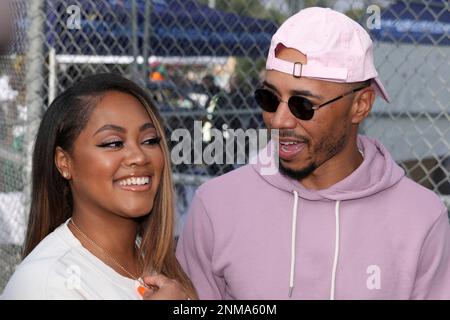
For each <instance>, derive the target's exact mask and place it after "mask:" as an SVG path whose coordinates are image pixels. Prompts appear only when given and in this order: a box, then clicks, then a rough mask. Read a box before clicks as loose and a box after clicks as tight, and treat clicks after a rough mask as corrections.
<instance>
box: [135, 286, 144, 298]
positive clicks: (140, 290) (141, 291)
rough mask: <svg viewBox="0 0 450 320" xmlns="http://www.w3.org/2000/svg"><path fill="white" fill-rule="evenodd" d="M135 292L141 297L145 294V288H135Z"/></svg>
mask: <svg viewBox="0 0 450 320" xmlns="http://www.w3.org/2000/svg"><path fill="white" fill-rule="evenodd" d="M137 291H138V292H139V294H140V295H141V296H143V295H144V293H145V288H144V287H143V286H139V287H138V288H137Z"/></svg>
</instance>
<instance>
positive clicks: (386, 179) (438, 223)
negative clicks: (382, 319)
mask: <svg viewBox="0 0 450 320" xmlns="http://www.w3.org/2000/svg"><path fill="white" fill-rule="evenodd" d="M358 145H359V148H360V150H361V151H362V152H363V154H364V161H363V163H362V164H361V165H360V166H359V168H358V169H356V170H355V171H354V172H353V173H352V174H351V175H350V176H348V177H346V178H345V179H344V180H342V181H340V182H338V183H336V184H335V185H333V186H332V187H330V188H329V189H325V190H308V189H305V188H304V187H302V185H301V184H300V183H298V182H297V181H294V180H291V179H289V178H287V177H285V176H282V175H281V174H279V173H277V174H275V175H260V174H259V172H260V170H259V169H260V165H258V164H256V165H247V166H244V167H242V168H240V169H237V170H235V171H232V172H230V173H228V174H225V175H223V176H221V177H218V178H215V179H212V180H210V181H208V182H206V183H205V184H203V185H202V186H200V187H199V188H198V190H197V192H196V195H195V197H194V200H193V203H192V206H191V209H190V212H189V213H188V217H187V221H186V224H185V229H184V231H183V234H182V236H181V238H180V240H179V244H178V248H177V257H178V259H179V261H180V263H181V265H182V266H183V268H184V270H185V271H186V272H187V274H188V275H189V277H190V278H191V279H192V281H193V283H194V285H195V287H196V289H197V291H198V293H199V295H200V298H201V299H258V300H259V299H450V227H449V222H448V213H447V208H446V207H445V206H444V205H443V204H442V202H441V201H440V200H439V198H438V197H437V196H436V195H435V194H434V193H433V192H431V191H430V190H428V189H425V188H424V187H422V186H420V185H418V184H417V183H415V182H413V181H412V180H410V179H408V178H407V177H405V176H404V171H403V170H402V169H401V168H400V167H399V166H398V165H397V164H396V163H395V162H394V161H393V160H392V158H391V156H390V155H389V153H388V152H387V150H386V149H385V148H384V147H383V145H381V143H380V142H378V141H376V140H372V139H369V138H367V137H363V136H359V137H358Z"/></svg>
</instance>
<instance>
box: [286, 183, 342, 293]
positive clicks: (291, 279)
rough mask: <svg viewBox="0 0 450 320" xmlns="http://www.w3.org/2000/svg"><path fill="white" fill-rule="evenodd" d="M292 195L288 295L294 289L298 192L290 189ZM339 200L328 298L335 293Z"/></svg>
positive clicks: (338, 240) (338, 237) (336, 211)
mask: <svg viewBox="0 0 450 320" xmlns="http://www.w3.org/2000/svg"><path fill="white" fill-rule="evenodd" d="M292 193H293V195H294V206H293V208H292V229H291V272H290V274H289V297H292V291H293V290H294V276H295V251H296V250H295V244H296V234H297V208H298V192H297V191H295V190H294V191H292ZM340 206H341V201H340V200H337V201H336V206H335V210H334V215H335V220H336V221H335V230H336V231H335V235H336V238H335V247H334V259H333V271H332V273H331V290H330V300H334V299H335V293H336V270H337V265H338V259H339V244H340V214H339V210H340Z"/></svg>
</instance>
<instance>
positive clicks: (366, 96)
mask: <svg viewBox="0 0 450 320" xmlns="http://www.w3.org/2000/svg"><path fill="white" fill-rule="evenodd" d="M374 101H375V91H374V90H373V89H372V88H367V89H366V90H364V91H363V92H361V93H359V94H358V95H357V96H356V97H355V100H354V101H353V107H352V109H353V116H352V124H360V123H361V122H362V121H363V120H364V119H365V118H366V117H367V116H368V115H369V113H370V111H371V110H372V105H373V103H374Z"/></svg>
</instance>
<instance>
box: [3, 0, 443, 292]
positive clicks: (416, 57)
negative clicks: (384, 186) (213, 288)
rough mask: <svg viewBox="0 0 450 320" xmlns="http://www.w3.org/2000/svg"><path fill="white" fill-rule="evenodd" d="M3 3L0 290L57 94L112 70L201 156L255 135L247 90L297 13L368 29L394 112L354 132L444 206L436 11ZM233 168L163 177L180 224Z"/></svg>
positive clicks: (378, 6) (356, 2) (108, 0)
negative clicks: (8, 9)
mask: <svg viewBox="0 0 450 320" xmlns="http://www.w3.org/2000/svg"><path fill="white" fill-rule="evenodd" d="M11 3H12V7H13V9H14V17H15V18H16V19H15V20H16V30H15V40H14V45H13V48H12V50H11V54H8V55H4V56H1V57H0V68H1V71H0V221H1V225H0V291H1V289H2V288H3V286H4V284H5V283H6V281H7V279H8V277H9V275H10V273H11V272H12V270H13V267H14V265H15V264H16V263H17V261H19V252H20V247H21V245H22V243H23V237H24V232H25V226H26V220H27V214H26V213H27V208H28V207H29V204H30V203H29V195H30V187H31V185H30V163H31V152H32V148H33V141H34V138H35V136H36V132H37V128H38V126H39V121H40V119H41V117H42V114H43V112H44V110H45V108H46V107H47V106H48V105H49V103H50V102H51V101H52V100H53V99H54V97H55V96H56V95H57V94H59V93H61V92H62V91H63V90H64V89H65V88H67V87H68V86H70V85H71V84H73V83H74V82H75V81H77V80H79V79H80V78H81V77H84V76H86V75H89V74H93V73H99V72H107V71H112V72H118V73H121V74H123V75H125V76H127V77H129V78H132V79H134V80H135V81H137V82H138V83H139V84H140V85H142V86H144V87H146V88H147V89H148V90H149V92H150V93H151V95H152V96H153V98H154V100H155V102H156V104H157V105H158V108H159V110H160V112H161V114H162V115H163V118H164V119H165V125H166V128H167V134H168V136H169V137H170V134H171V133H172V132H173V130H175V129H177V128H186V129H188V130H189V131H190V132H192V131H194V120H197V121H201V131H202V134H203V140H204V141H203V142H204V145H207V144H208V143H209V142H210V140H209V139H210V137H209V132H210V131H211V128H218V129H220V130H222V129H223V125H224V124H226V125H227V126H228V127H230V128H235V129H237V128H242V129H244V130H245V129H247V128H260V127H263V122H262V117H261V113H260V110H259V109H258V108H257V107H256V105H255V103H254V101H253V96H252V92H253V90H254V88H255V86H256V85H257V84H258V83H259V82H260V79H261V77H262V74H263V72H264V65H265V56H266V53H267V50H268V47H269V43H270V38H271V35H272V34H273V33H274V32H275V30H276V28H277V26H278V25H279V24H280V23H281V22H282V21H283V20H284V19H285V18H287V17H288V16H289V15H291V14H292V13H294V12H296V11H298V10H299V9H301V8H303V7H308V6H314V5H319V6H328V7H332V8H335V9H336V10H339V11H342V12H344V13H346V14H347V15H349V16H351V17H352V18H354V19H355V20H357V21H359V22H360V23H361V25H363V26H364V27H365V28H366V29H367V30H368V31H369V33H370V34H371V36H372V38H373V39H374V43H375V60H376V65H377V68H378V71H379V73H380V77H381V79H382V80H383V82H384V84H385V86H386V88H387V90H388V91H389V93H390V95H391V99H392V103H391V105H388V104H386V103H384V102H383V101H381V100H380V99H378V100H377V102H376V104H375V107H374V110H373V113H372V115H371V117H370V118H369V119H367V121H365V123H364V125H363V126H362V128H361V131H362V132H363V133H364V134H367V135H369V136H372V137H375V138H378V139H380V140H381V141H382V142H383V143H384V144H385V145H386V146H387V147H388V149H389V150H390V151H391V152H392V154H393V156H394V159H395V160H396V161H397V162H398V163H399V164H400V165H402V166H403V167H404V168H405V169H406V171H407V173H408V175H409V176H410V177H412V178H413V179H414V180H415V181H417V182H419V183H421V184H423V185H424V186H426V187H428V188H430V189H432V190H433V191H435V192H437V193H438V194H439V195H440V196H441V197H442V199H443V200H445V201H447V203H448V204H449V203H450V201H448V198H449V197H450V182H449V181H450V179H449V174H450V126H449V124H450V106H449V101H450V83H449V76H448V75H449V74H450V51H449V50H450V46H449V44H450V39H449V26H450V12H449V4H448V1H446V0H428V1H407V0H399V1H395V0H392V1H390V0H384V1H381V0H380V1H371V2H369V1H362V0H348V1H347V0H346V1H339V0H338V1H336V0H335V1H320V0H312V1H308V0H306V1H297V0H295V1H292V0H261V1H257V0H251V1H248V0H209V1H208V0H198V1H195V0H152V1H150V0H148V1H145V0H96V1H94V0H70V1H68V0H67V1H66V0H32V1H27V0H11ZM378 10H379V11H378ZM378 13H380V14H381V16H377V14H378ZM377 17H378V18H381V19H380V20H377ZM377 21H378V22H379V24H377ZM147 62H148V63H147ZM169 140H170V139H169ZM175 143H176V142H171V147H173V146H174V144H175ZM237 166H239V165H237V164H228V165H205V164H181V165H174V166H173V172H174V175H175V190H176V193H177V200H176V203H177V210H178V213H179V214H180V216H181V219H180V226H181V225H182V223H183V217H184V216H183V214H184V213H185V212H186V209H187V207H188V205H189V202H190V200H191V199H192V196H193V192H194V190H195V188H196V187H197V186H198V185H199V184H200V183H201V182H203V181H206V180H207V179H209V178H210V177H213V176H217V175H220V174H223V173H225V172H228V171H230V170H232V169H234V168H236V167H237Z"/></svg>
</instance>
